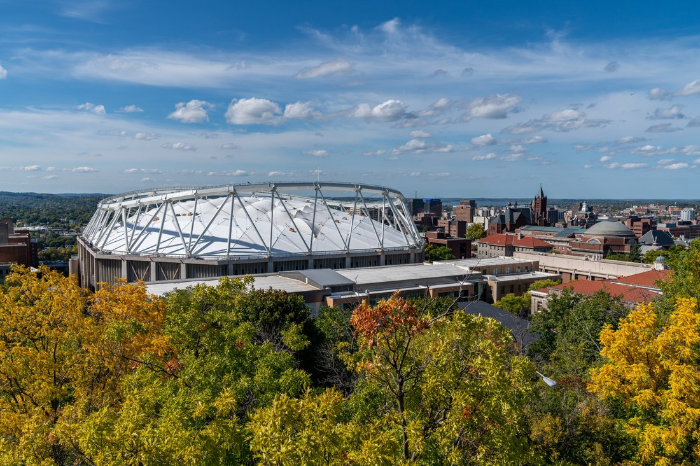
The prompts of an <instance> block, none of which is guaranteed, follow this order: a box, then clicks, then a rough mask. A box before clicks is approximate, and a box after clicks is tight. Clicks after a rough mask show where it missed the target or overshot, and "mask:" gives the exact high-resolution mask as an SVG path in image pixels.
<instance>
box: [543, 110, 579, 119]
mask: <svg viewBox="0 0 700 466" xmlns="http://www.w3.org/2000/svg"><path fill="white" fill-rule="evenodd" d="M585 115H586V114H585V113H583V112H581V111H579V110H574V109H571V108H567V109H566V110H561V111H559V112H554V113H550V114H549V115H545V116H544V117H543V118H542V119H543V120H544V121H572V120H578V119H579V118H582V117H584V116H585Z"/></svg>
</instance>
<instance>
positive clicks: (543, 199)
mask: <svg viewBox="0 0 700 466" xmlns="http://www.w3.org/2000/svg"><path fill="white" fill-rule="evenodd" d="M531 207H532V210H533V211H534V214H535V215H534V219H533V221H534V225H537V226H541V227H546V226H548V225H549V223H550V222H549V221H548V220H547V196H545V195H544V191H542V185H540V191H539V192H538V193H537V195H536V196H535V198H534V199H533V200H532V204H531Z"/></svg>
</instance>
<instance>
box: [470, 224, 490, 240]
mask: <svg viewBox="0 0 700 466" xmlns="http://www.w3.org/2000/svg"><path fill="white" fill-rule="evenodd" d="M466 236H467V238H469V239H470V240H472V241H476V240H480V239H481V238H486V230H484V226H483V225H482V224H481V223H472V224H471V225H469V227H468V228H467V235H466Z"/></svg>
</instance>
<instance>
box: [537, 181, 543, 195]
mask: <svg viewBox="0 0 700 466" xmlns="http://www.w3.org/2000/svg"><path fill="white" fill-rule="evenodd" d="M537 197H539V198H541V199H544V191H542V183H540V192H539V194H538V195H537Z"/></svg>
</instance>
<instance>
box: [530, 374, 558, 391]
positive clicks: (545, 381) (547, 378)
mask: <svg viewBox="0 0 700 466" xmlns="http://www.w3.org/2000/svg"><path fill="white" fill-rule="evenodd" d="M535 373H536V374H537V375H539V376H540V377H542V381H543V382H544V383H546V384H547V385H549V386H550V387H553V386H555V385H556V384H557V383H556V382H555V381H554V380H552V379H550V378H549V377H546V376H544V375H543V374H541V373H539V372H537V371H535Z"/></svg>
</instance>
